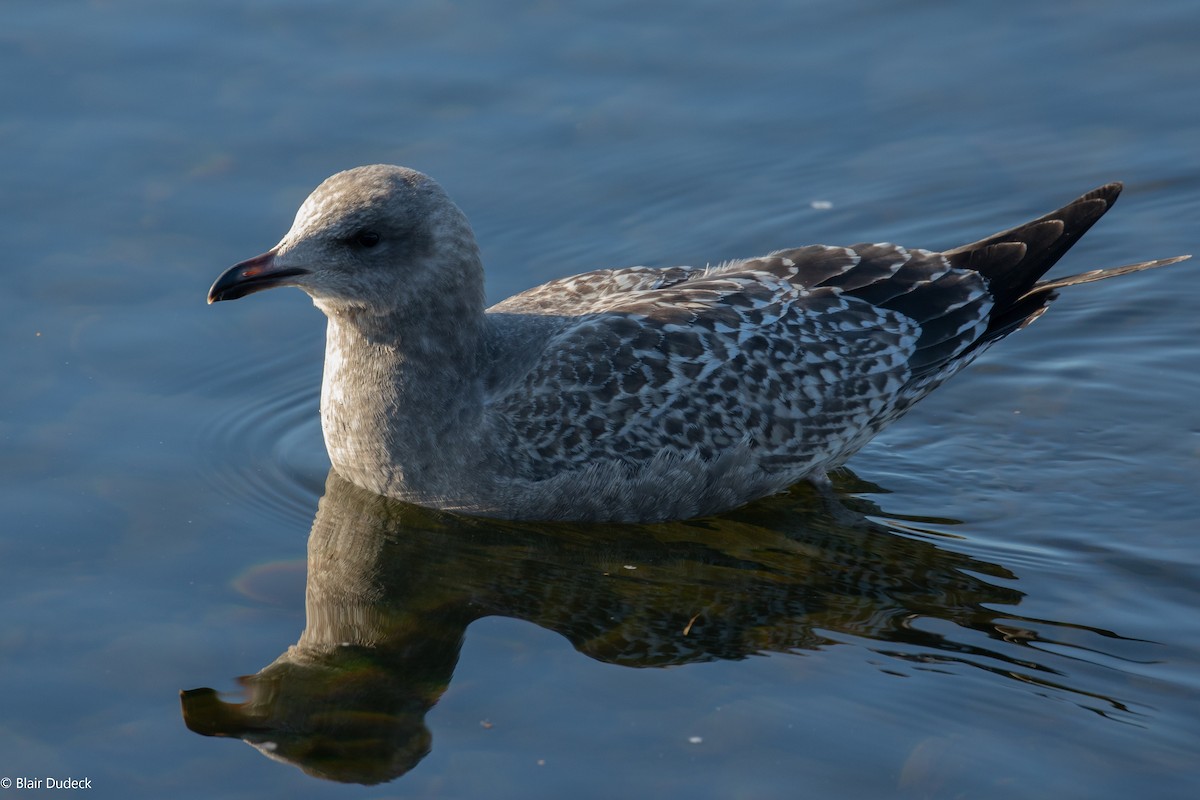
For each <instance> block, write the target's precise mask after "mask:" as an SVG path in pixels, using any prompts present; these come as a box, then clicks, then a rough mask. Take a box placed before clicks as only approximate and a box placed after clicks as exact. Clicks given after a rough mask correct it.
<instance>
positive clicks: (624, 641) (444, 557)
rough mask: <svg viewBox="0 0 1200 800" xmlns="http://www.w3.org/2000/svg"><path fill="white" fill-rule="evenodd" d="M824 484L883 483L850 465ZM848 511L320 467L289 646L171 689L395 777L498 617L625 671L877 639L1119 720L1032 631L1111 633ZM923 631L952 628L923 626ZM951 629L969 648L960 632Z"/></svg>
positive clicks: (350, 767)
mask: <svg viewBox="0 0 1200 800" xmlns="http://www.w3.org/2000/svg"><path fill="white" fill-rule="evenodd" d="M836 488H837V489H838V492H839V494H842V495H846V494H849V493H852V492H853V493H858V492H871V491H875V492H880V491H884V490H882V489H879V488H878V487H873V486H871V485H869V484H864V483H862V482H861V481H858V480H857V479H856V478H855V477H854V476H853V475H851V474H849V473H843V474H841V475H839V476H837V481H836ZM848 502H849V503H850V504H852V505H853V506H854V508H855V510H856V511H857V512H862V513H864V514H870V515H872V516H873V517H874V518H875V519H876V520H880V519H882V520H883V522H871V521H868V520H867V519H866V518H865V517H864V518H861V519H850V517H851V516H856V515H852V514H849V513H847V512H846V510H845V509H840V510H833V509H830V508H828V507H827V506H826V504H825V503H823V501H822V499H821V498H819V497H818V496H817V495H816V494H814V493H812V492H811V490H809V489H807V488H806V487H798V488H797V489H795V490H793V491H792V492H791V493H790V494H785V495H781V496H777V497H774V498H770V499H768V500H765V501H762V502H760V503H757V504H754V505H752V506H749V507H747V508H744V509H741V510H740V511H737V512H732V513H730V514H726V515H724V516H722V517H719V518H710V519H703V520H694V521H689V522H678V523H671V524H661V525H627V526H614V525H606V526H584V525H561V524H555V525H546V524H528V523H516V522H501V521H495V520H482V519H472V518H464V517H458V516H454V515H450V514H444V513H440V512H435V511H430V510H427V509H423V508H419V507H416V506H411V505H407V504H404V503H399V502H396V501H393V500H388V499H386V498H383V497H379V496H377V495H374V494H371V493H369V492H366V491H363V490H361V489H359V488H357V487H355V486H353V485H351V484H349V483H347V482H345V481H343V480H342V479H340V478H339V477H338V476H336V475H335V474H334V473H332V472H331V473H330V475H329V478H328V481H327V484H326V491H325V496H324V497H323V498H322V500H321V503H320V506H319V509H318V511H317V515H316V519H315V521H314V523H313V528H312V533H311V536H310V538H309V545H308V585H307V596H306V604H305V605H306V612H307V625H306V627H305V629H304V632H303V633H302V634H301V636H300V640H299V641H298V642H297V643H296V644H295V645H293V646H291V647H289V648H288V650H287V652H285V653H283V654H282V655H281V656H280V657H279V658H278V659H276V660H275V661H274V663H272V664H270V665H268V666H267V667H265V668H264V669H262V670H261V671H260V672H258V673H257V674H255V675H251V676H247V677H243V678H241V679H240V683H241V685H242V687H243V691H244V698H245V699H244V700H242V701H240V702H230V701H227V700H224V699H222V698H221V697H220V696H218V694H217V693H216V692H215V691H214V690H212V689H193V690H189V691H185V692H183V694H182V703H183V717H184V721H185V722H186V724H187V726H188V727H189V728H191V729H192V730H193V731H195V732H197V733H201V734H204V735H208V736H230V737H237V738H241V739H244V740H245V741H247V742H249V743H251V744H253V745H254V746H255V747H257V748H258V749H259V750H261V751H262V752H263V753H264V754H265V755H267V756H269V757H270V758H273V759H277V760H281V761H285V762H288V763H292V764H295V765H296V766H298V767H300V768H301V769H303V770H304V771H305V772H307V773H309V774H312V775H315V776H319V777H322V778H327V779H331V780H336V781H344V782H357V783H364V784H374V783H379V782H383V781H388V780H392V779H394V778H396V777H398V776H400V775H403V774H404V773H406V772H408V771H409V770H411V769H412V768H413V767H415V766H416V765H417V764H418V763H419V762H420V761H421V759H422V758H424V756H425V755H427V754H428V753H429V751H430V747H431V740H432V737H431V734H430V732H429V730H428V728H427V727H426V725H425V715H426V714H427V713H428V711H429V710H430V709H431V708H432V707H433V706H434V705H435V704H436V703H437V701H438V699H439V698H440V697H441V695H442V693H443V692H445V690H446V688H447V687H448V685H449V683H450V681H451V679H452V677H453V673H454V668H455V664H456V663H457V661H458V657H459V652H460V649H461V647H462V644H463V639H464V635H465V633H466V629H467V626H468V625H470V623H471V622H472V621H474V620H477V619H480V618H482V617H486V616H492V615H499V616H504V617H513V618H516V619H521V620H528V621H530V622H532V623H534V624H536V625H539V626H541V627H543V628H546V629H548V630H552V631H555V632H557V633H559V634H561V635H563V636H564V637H566V638H567V639H568V640H569V641H570V642H571V644H572V645H574V647H575V648H576V649H577V650H578V651H579V652H581V653H583V654H585V655H587V656H590V657H591V658H594V659H597V660H600V661H604V662H609V663H613V664H620V665H623V666H628V667H664V666H670V665H679V664H689V663H695V662H704V661H712V660H716V659H733V660H736V659H743V658H746V657H747V656H750V655H753V654H756V653H770V652H790V651H799V650H817V649H821V648H825V647H829V646H832V645H835V644H839V643H840V640H839V637H845V638H847V639H849V638H850V637H857V638H858V639H862V640H869V641H871V642H877V643H878V647H875V646H873V645H869V646H870V647H871V649H872V650H874V651H875V652H876V653H878V654H880V655H882V656H885V657H890V658H891V659H895V660H894V661H891V662H890V663H892V664H895V665H897V666H898V665H900V664H904V663H909V664H912V663H914V662H915V663H917V664H921V665H925V667H928V668H931V669H938V668H939V665H940V667H941V668H946V667H949V666H951V665H966V666H969V667H975V668H979V669H983V670H987V671H989V672H990V673H993V674H996V675H1000V676H1003V677H1004V678H1010V679H1012V680H1015V681H1020V682H1022V683H1024V684H1027V685H1029V686H1031V687H1033V690H1034V691H1038V692H1042V693H1046V692H1051V693H1054V694H1056V695H1058V696H1060V697H1067V698H1070V699H1072V700H1073V701H1074V702H1076V703H1077V704H1078V705H1080V706H1082V707H1085V708H1089V709H1091V710H1093V711H1097V712H1098V713H1100V714H1103V715H1105V716H1113V717H1117V718H1124V719H1125V720H1129V719H1130V718H1131V717H1132V716H1134V713H1133V712H1131V711H1130V710H1129V709H1128V708H1127V707H1126V706H1125V705H1124V704H1123V703H1121V702H1119V701H1118V700H1116V699H1113V698H1111V697H1106V696H1104V695H1101V694H1097V693H1092V692H1088V691H1084V690H1083V689H1081V688H1078V687H1074V686H1071V685H1070V681H1071V678H1070V677H1069V676H1067V675H1066V674H1064V672H1063V671H1062V670H1061V669H1055V668H1053V667H1051V666H1049V665H1047V664H1046V663H1045V661H1046V660H1047V659H1045V658H1044V656H1046V655H1047V654H1046V652H1044V651H1042V650H1040V649H1039V645H1046V644H1050V645H1053V646H1054V647H1055V648H1056V649H1057V652H1058V653H1059V655H1060V656H1061V654H1062V653H1063V652H1064V651H1066V652H1070V651H1071V650H1072V649H1074V650H1075V651H1078V652H1080V654H1081V655H1083V656H1086V654H1087V653H1088V652H1091V651H1092V650H1091V649H1089V648H1084V647H1082V646H1080V645H1078V644H1071V643H1069V642H1067V641H1054V640H1053V639H1051V638H1047V637H1048V634H1046V633H1038V632H1037V631H1036V630H1034V628H1037V629H1040V630H1042V631H1046V630H1050V631H1055V630H1057V631H1066V630H1068V629H1069V630H1072V631H1075V632H1083V633H1086V634H1088V635H1089V636H1093V637H1102V638H1118V639H1119V638H1122V637H1119V636H1117V635H1116V634H1114V633H1111V632H1109V631H1103V630H1098V629H1094V628H1088V627H1086V626H1079V625H1072V624H1069V623H1063V622H1054V621H1049V620H1037V619H1031V618H1026V617H1020V616H1017V615H1014V614H1010V613H1005V612H1003V611H997V610H995V608H992V607H994V606H1006V607H1013V606H1016V605H1018V604H1019V603H1020V602H1021V599H1022V597H1023V595H1022V593H1021V592H1019V591H1017V590H1015V589H1013V588H1011V587H1009V586H1005V585H998V584H997V583H993V582H989V580H987V579H986V578H985V577H980V576H986V577H987V578H993V579H997V580H999V581H1007V580H1012V579H1014V578H1015V576H1014V575H1013V574H1012V573H1011V572H1009V571H1008V570H1007V569H1005V568H1004V567H1003V566H1000V565H998V564H994V563H989V562H986V561H982V560H979V559H976V558H972V557H970V556H967V555H963V554H961V553H956V552H954V551H952V550H949V549H945V547H944V545H945V543H947V542H951V541H953V539H954V538H955V537H953V536H952V535H948V534H945V533H938V532H935V531H932V530H923V529H922V528H920V527H917V526H918V525H919V524H921V523H922V521H921V520H911V519H909V520H900V519H887V518H886V515H884V514H883V513H882V512H880V510H879V509H878V507H876V506H875V505H874V504H872V503H870V502H869V501H866V500H863V499H861V498H850V499H849V500H848ZM923 522H924V524H926V525H941V526H946V525H953V524H954V522H953V521H952V520H924V521H923ZM922 620H934V621H941V622H948V623H951V624H952V625H953V627H951V628H949V630H950V635H943V634H937V633H932V632H929V631H928V630H922V629H920V628H919V627H918V625H917V623H918V622H920V621H922ZM936 627H938V628H941V629H945V628H946V626H944V625H937V626H936ZM956 631H957V632H959V633H961V634H963V635H962V636H961V638H962V639H970V640H972V641H977V642H978V643H976V644H968V643H965V642H963V641H957V640H956V638H954V635H955V632H956ZM979 634H982V636H981V635H979ZM1066 638H1070V637H1066ZM991 642H995V645H994V646H993V645H992V644H991ZM1107 657H1108V658H1115V657H1114V656H1111V655H1109V656H1107ZM1039 658H1040V659H1041V660H1039ZM887 663H888V662H885V665H884V667H883V669H884V670H885V671H891V668H890V667H888V666H887Z"/></svg>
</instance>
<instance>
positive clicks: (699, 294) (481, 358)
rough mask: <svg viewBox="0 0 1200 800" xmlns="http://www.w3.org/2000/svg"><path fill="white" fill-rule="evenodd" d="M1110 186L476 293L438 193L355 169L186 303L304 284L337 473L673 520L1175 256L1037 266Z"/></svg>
mask: <svg viewBox="0 0 1200 800" xmlns="http://www.w3.org/2000/svg"><path fill="white" fill-rule="evenodd" d="M1119 190H1120V186H1119V184H1110V185H1108V186H1105V187H1101V188H1100V189H1097V190H1095V191H1093V192H1090V193H1088V194H1086V195H1084V196H1083V197H1081V198H1079V199H1078V200H1076V201H1074V202H1073V203H1071V204H1068V205H1067V206H1065V207H1063V208H1062V209H1059V210H1058V211H1055V212H1052V213H1051V214H1048V215H1046V216H1045V217H1042V218H1040V219H1038V220H1034V221H1033V222H1031V223H1028V224H1026V225H1023V226H1019V227H1017V228H1014V229H1012V230H1009V231H1004V232H1002V233H999V234H996V235H994V236H992V237H988V238H987V239H984V240H982V241H980V242H976V243H974V244H971V245H967V246H964V247H960V248H956V249H954V250H949V251H946V252H944V253H934V252H930V251H928V250H918V249H905V248H903V247H899V246H896V245H892V244H860V245H854V246H851V247H827V246H822V245H814V246H809V247H800V248H795V249H790V250H781V251H778V252H775V253H773V254H771V255H768V256H764V257H761V258H753V259H746V260H739V261H733V262H728V263H725V264H722V265H720V266H718V267H710V268H697V267H671V268H665V269H656V268H650V267H630V268H626V269H606V270H597V271H595V272H588V273H585V274H582V275H574V276H571V277H567V278H562V279H559V280H555V281H551V282H549V283H546V284H544V285H542V286H538V287H536V288H533V289H530V290H528V291H526V292H523V293H521V294H518V295H515V296H514V297H510V298H509V299H507V300H505V301H503V302H501V303H498V304H496V305H494V306H492V307H491V308H488V309H485V308H484V302H483V289H482V286H483V277H482V265H481V263H480V260H479V253H478V249H477V247H476V245H475V240H474V237H473V235H472V233H471V230H470V227H469V225H468V224H467V221H466V219H465V217H464V216H463V215H462V213H461V212H460V211H459V210H458V208H457V207H456V206H455V205H454V204H453V203H452V202H451V201H450V200H449V198H448V197H447V196H446V195H445V194H444V192H442V190H441V188H440V187H439V186H438V185H437V184H436V183H435V182H434V181H432V180H431V179H429V178H428V177H426V176H424V175H421V174H420V173H417V172H414V171H412V170H406V169H403V168H400V167H390V166H382V165H377V166H372V167H360V168H358V169H355V170H349V171H347V172H344V173H339V174H338V175H335V176H333V177H332V178H330V179H329V180H327V181H326V182H325V183H323V184H322V185H321V186H320V187H318V188H317V190H316V191H314V192H313V194H312V195H311V196H310V197H309V199H308V200H306V201H305V203H304V205H303V206H302V207H301V210H300V212H299V213H298V214H297V218H296V222H295V224H294V225H293V227H292V229H291V230H290V231H289V232H288V233H287V235H286V236H285V237H284V238H283V240H282V241H281V242H280V243H279V245H277V246H276V247H275V248H273V249H272V250H271V251H269V252H268V253H265V254H264V255H262V256H259V257H257V258H255V259H251V260H249V261H246V262H242V263H241V264H238V265H235V266H234V267H232V268H230V269H229V270H227V271H226V273H225V274H224V275H222V276H221V277H220V278H218V280H217V282H216V283H215V284H214V285H213V288H212V290H211V292H210V295H209V298H210V301H215V300H223V299H235V298H237V297H241V296H243V295H245V294H249V293H251V292H254V291H257V290H259V289H265V288H270V287H272V286H278V285H295V286H299V287H300V288H302V289H304V290H305V291H306V292H308V293H309V294H310V295H311V296H312V297H313V300H314V302H315V303H316V305H317V306H318V307H319V308H321V310H322V311H324V312H325V314H326V315H327V316H328V317H329V331H328V337H327V346H326V363H325V377H324V383H323V390H322V408H321V414H322V427H323V430H324V433H325V438H326V444H327V446H328V448H329V452H330V457H331V459H332V461H333V463H334V466H335V468H336V469H337V470H338V471H339V472H341V473H342V474H343V475H344V476H345V477H347V478H348V479H350V480H351V481H353V482H355V483H358V484H359V485H361V486H364V487H366V488H368V489H371V490H373V491H375V492H378V493H380V494H386V495H391V496H394V497H398V498H400V499H404V500H408V501H411V502H415V503H419V504H422V505H427V506H433V507H437V508H443V509H450V510H456V511H462V512H467V513H474V514H482V515H491V516H500V517H511V518H522V519H573V520H623V521H649V520H663V519H673V518H686V517H692V516H698V515H703V514H710V513H716V512H719V511H722V510H725V509H728V508H732V507H735V506H738V505H741V504H743V503H746V502H748V501H750V500H754V499H756V498H758V497H762V496H765V495H767V494H770V493H773V492H777V491H781V490H783V489H785V488H787V487H788V486H790V485H791V484H793V483H795V482H797V481H799V480H802V479H806V478H807V479H810V480H815V481H822V480H824V478H825V474H826V472H827V471H828V470H829V469H831V468H833V467H836V466H838V465H839V464H841V463H843V462H844V461H845V460H846V459H847V458H849V457H850V456H851V455H853V454H854V453H855V452H857V451H858V450H859V449H860V448H861V447H862V446H863V445H864V444H866V442H867V441H869V440H870V439H871V437H872V436H874V435H875V434H876V433H878V432H879V430H880V429H882V428H883V427H884V426H885V425H887V424H888V423H889V422H891V421H893V420H894V419H896V418H897V417H899V416H900V415H901V414H903V413H904V412H905V411H906V410H907V409H908V408H909V407H911V406H912V404H913V403H915V402H916V401H917V400H919V399H920V398H921V397H923V396H925V395H926V394H927V393H928V392H930V391H931V390H932V389H934V388H935V387H936V386H937V385H939V384H940V383H941V382H942V381H944V380H945V379H946V378H948V377H950V376H951V375H953V374H954V373H955V372H957V371H958V370H959V369H961V368H962V367H963V366H965V365H966V364H967V363H969V362H970V361H971V360H972V359H973V358H975V357H976V356H977V355H979V353H981V352H982V351H983V350H984V349H985V348H987V347H988V346H990V345H991V344H992V343H994V342H995V341H998V340H999V339H1000V338H1003V337H1004V336H1005V335H1007V334H1008V333H1010V332H1011V331H1013V330H1015V329H1016V328H1018V327H1021V326H1023V325H1025V324H1027V323H1028V322H1029V321H1031V320H1032V319H1034V318H1036V317H1037V316H1039V315H1040V314H1041V313H1042V312H1043V311H1044V310H1045V308H1046V306H1047V304H1048V303H1049V301H1050V300H1052V299H1053V298H1054V296H1055V290H1056V289H1058V288H1061V287H1063V286H1068V285H1071V284H1072V283H1081V282H1087V281H1091V280H1098V279H1100V278H1104V277H1110V276H1111V275H1115V274H1123V273H1125V272H1131V271H1136V270H1138V269H1146V268H1149V267H1152V266H1160V265H1163V264H1166V263H1172V262H1173V261H1175V260H1178V259H1167V260H1164V261H1155V262H1145V263H1142V264H1137V265H1130V266H1129V267H1122V268H1117V269H1115V270H1101V271H1093V272H1091V273H1085V274H1083V275H1080V276H1074V277H1073V278H1067V279H1059V280H1058V281H1054V282H1046V283H1042V284H1038V283H1037V280H1038V278H1039V277H1040V276H1041V275H1042V274H1043V273H1044V272H1045V271H1046V270H1048V269H1049V268H1050V267H1051V266H1053V264H1054V263H1055V262H1056V261H1057V260H1058V258H1059V257H1061V255H1062V254H1063V253H1065V252H1066V250H1067V249H1068V248H1069V247H1070V246H1071V245H1072V244H1073V243H1074V242H1075V241H1076V240H1077V239H1078V238H1079V236H1081V235H1082V234H1083V233H1084V232H1085V231H1086V230H1087V229H1088V228H1089V227H1090V226H1091V225H1092V223H1094V222H1095V221H1096V220H1097V219H1098V218H1099V217H1100V216H1101V215H1102V214H1103V213H1104V211H1105V210H1107V208H1108V206H1109V205H1110V204H1111V202H1112V201H1113V200H1114V199H1115V198H1116V195H1117V193H1118V192H1119Z"/></svg>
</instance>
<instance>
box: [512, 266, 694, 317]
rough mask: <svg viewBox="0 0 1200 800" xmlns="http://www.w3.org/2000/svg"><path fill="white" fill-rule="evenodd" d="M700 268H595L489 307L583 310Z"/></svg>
mask: <svg viewBox="0 0 1200 800" xmlns="http://www.w3.org/2000/svg"><path fill="white" fill-rule="evenodd" d="M699 272H703V270H702V269H700V268H697V267H668V268H666V269H658V268H655V267H624V268H620V269H598V270H594V271H592V272H585V273H582V274H580V275H572V276H570V277H567V278H559V279H557V280H553V281H550V282H549V283H543V284H542V285H540V286H535V287H533V288H532V289H527V290H526V291H524V292H521V293H520V294H515V295H513V296H512V297H509V298H508V299H506V300H503V301H501V302H499V303H497V304H496V305H494V306H492V307H491V308H490V309H488V311H489V312H494V313H506V314H585V313H589V312H591V311H597V310H600V309H599V308H598V307H597V306H600V307H602V306H603V304H604V303H606V302H608V301H610V300H611V299H612V298H613V297H620V296H621V295H622V294H624V293H627V292H636V291H644V290H650V289H661V288H663V287H666V286H671V285H673V284H676V283H679V282H680V281H685V280H687V279H688V278H689V277H691V276H693V275H695V274H697V273H699Z"/></svg>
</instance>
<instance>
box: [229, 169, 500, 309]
mask: <svg viewBox="0 0 1200 800" xmlns="http://www.w3.org/2000/svg"><path fill="white" fill-rule="evenodd" d="M276 286H296V287H298V288H300V289H303V290H304V291H305V292H307V293H308V294H309V295H310V296H311V297H312V298H313V302H314V303H315V304H316V305H317V306H318V307H319V308H320V309H321V310H322V311H324V312H325V313H326V314H337V313H341V312H342V311H344V310H357V311H365V312H368V313H380V314H383V313H391V312H397V311H400V312H403V311H404V310H405V308H406V307H407V306H410V305H419V304H420V303H421V302H422V298H423V297H428V296H429V293H430V292H442V293H445V292H453V293H461V292H464V291H465V292H467V293H469V294H472V295H474V294H478V295H479V296H480V298H482V275H481V268H480V265H479V253H478V249H477V248H476V246H475V240H474V236H473V235H472V233H471V229H470V226H469V225H468V224H467V220H466V218H465V217H464V216H463V214H462V212H461V211H459V209H458V207H457V206H455V205H454V203H453V202H451V200H450V198H449V197H447V195H446V193H445V192H444V191H443V190H442V187H441V186H439V185H438V184H437V182H436V181H434V180H433V179H432V178H430V177H428V176H427V175H423V174H421V173H420V172H417V171H415V170H411V169H406V168H404V167H395V166H390V165H386V164H376V165H373V166H369V167H357V168H355V169H351V170H347V171H345V172H339V173H338V174H336V175H334V176H332V177H330V178H328V179H326V180H325V182H324V183H322V184H321V185H320V186H318V187H317V188H316V189H315V190H314V191H313V193H312V194H310V195H309V196H308V199H307V200H305V201H304V203H303V205H301V206H300V210H299V211H298V212H296V219H295V221H294V222H293V223H292V227H291V230H289V231H288V232H287V234H286V235H285V236H284V237H283V239H282V240H280V242H279V244H277V245H275V246H274V247H272V248H271V249H270V250H268V251H267V252H265V253H263V254H262V255H260V256H255V257H254V258H251V259H248V260H246V261H242V262H240V263H238V264H234V265H233V266H232V267H230V268H229V269H227V270H226V271H225V272H223V273H222V274H221V276H220V277H219V278H217V280H216V282H215V283H214V284H213V285H212V288H211V289H210V290H209V292H208V302H210V303H215V302H218V301H221V300H236V299H238V298H239V297H245V296H246V295H248V294H253V293H254V292H258V291H262V290H263V289H271V288H274V287H276Z"/></svg>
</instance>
